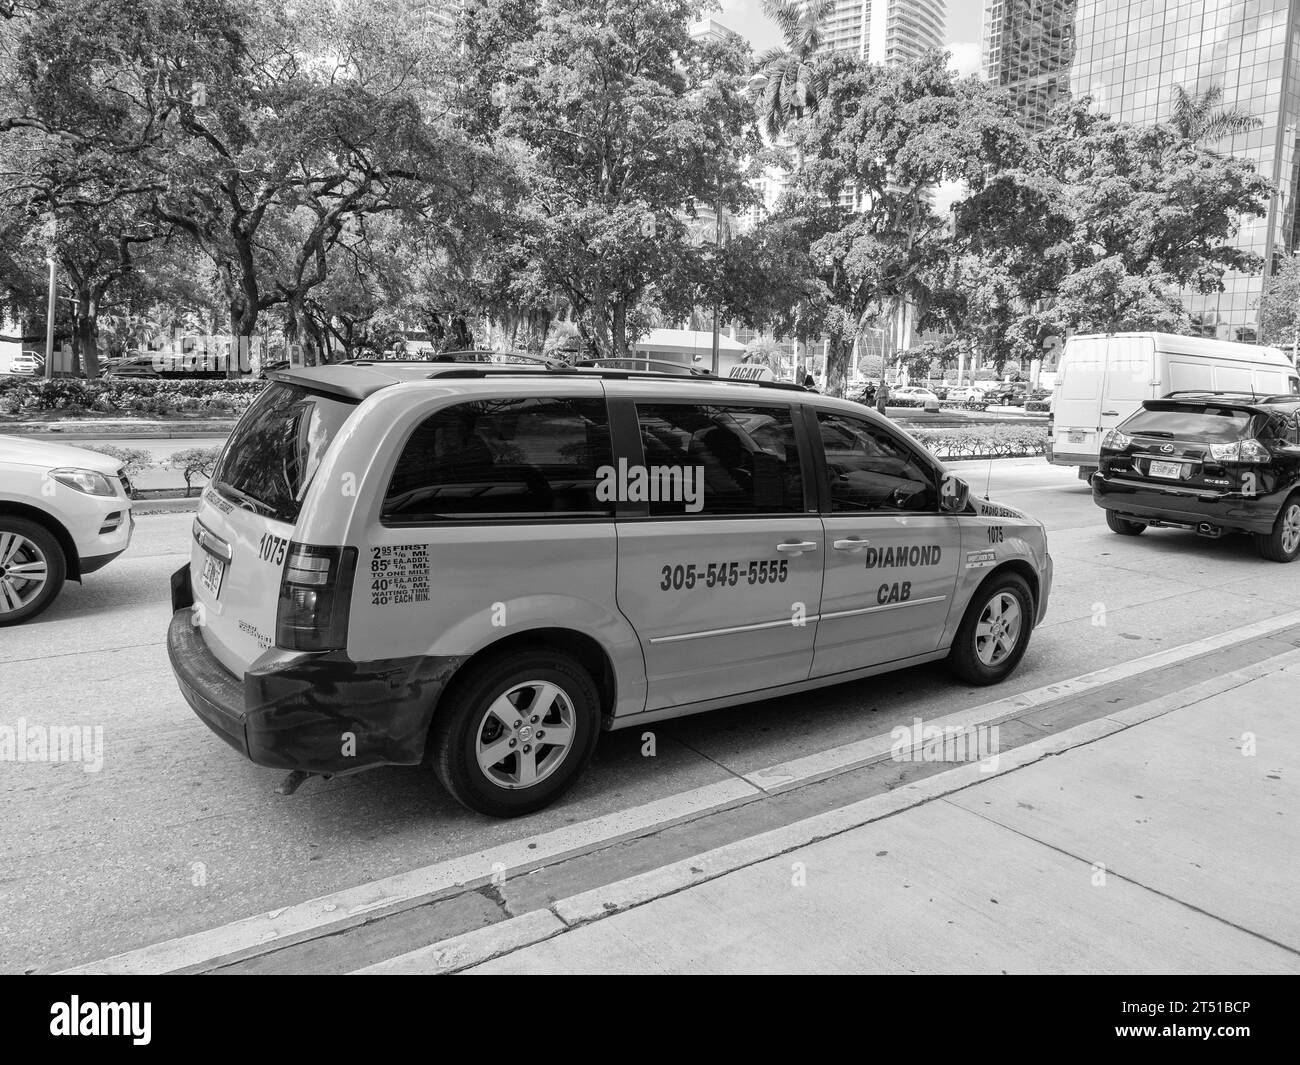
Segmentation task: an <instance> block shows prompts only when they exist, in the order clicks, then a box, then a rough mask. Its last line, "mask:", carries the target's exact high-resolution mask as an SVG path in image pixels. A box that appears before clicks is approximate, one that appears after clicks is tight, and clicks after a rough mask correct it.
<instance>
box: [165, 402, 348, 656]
mask: <svg viewBox="0 0 1300 1065" xmlns="http://www.w3.org/2000/svg"><path fill="white" fill-rule="evenodd" d="M355 409H356V404H355V403H351V402H348V401H345V400H340V399H338V398H337V397H334V396H325V395H320V394H319V393H316V392H313V391H310V390H309V389H306V388H304V387H302V386H300V385H291V384H287V383H283V382H274V383H272V384H269V385H267V387H266V391H265V392H263V393H262V394H261V395H260V396H259V397H258V398H257V400H256V401H255V402H254V403H253V405H252V406H251V407H249V409H248V412H247V413H246V414H245V415H244V416H243V418H241V419H240V421H239V424H238V425H236V426H235V429H234V432H232V433H231V434H230V439H229V440H228V441H227V442H226V446H225V449H224V450H223V451H222V453H221V458H220V459H219V460H218V461H217V465H216V468H215V469H214V470H213V473H212V479H211V483H210V485H209V487H208V488H207V490H206V491H205V492H204V493H203V499H202V501H201V502H200V504H199V511H198V514H196V515H195V519H194V525H193V535H194V544H193V548H192V551H191V558H190V582H191V585H192V587H193V591H194V602H195V606H196V614H197V617H196V621H197V623H198V624H199V627H200V629H201V631H202V634H203V639H204V642H205V643H206V644H207V646H208V649H209V650H210V651H211V652H212V653H213V655H214V656H216V658H217V660H218V661H219V662H221V664H222V665H223V666H225V667H226V668H227V669H228V670H230V671H231V672H232V673H234V674H235V675H236V676H240V677H242V676H243V674H244V672H245V671H246V670H247V669H248V667H249V666H250V665H251V664H252V663H253V662H254V661H255V660H256V659H257V658H258V657H259V656H260V655H261V654H262V653H263V652H264V651H266V650H268V649H269V648H270V647H271V646H272V645H273V644H274V643H275V640H276V617H277V612H278V609H279V598H280V578H281V575H282V573H283V572H284V567H285V563H286V560H287V559H288V558H289V555H290V551H289V545H290V544H291V543H292V541H293V538H294V527H295V525H296V523H297V521H298V512H299V509H300V507H301V505H302V500H303V497H304V496H305V495H306V494H307V489H308V487H309V486H310V484H311V479H312V476H313V475H314V474H315V472H316V470H317V468H318V467H319V466H320V463H321V460H322V459H323V458H324V456H325V452H326V451H327V450H328V448H329V446H330V444H331V443H332V442H333V440H334V438H335V437H336V436H337V434H338V432H339V430H340V429H341V428H342V426H343V423H344V422H345V421H346V420H347V418H348V416H349V415H350V414H351V413H352V411H353V410H355ZM324 564H325V562H324V561H323V560H314V561H312V562H311V565H313V566H323V565H324ZM321 576H322V577H325V576H328V575H326V574H324V573H322V574H321Z"/></svg>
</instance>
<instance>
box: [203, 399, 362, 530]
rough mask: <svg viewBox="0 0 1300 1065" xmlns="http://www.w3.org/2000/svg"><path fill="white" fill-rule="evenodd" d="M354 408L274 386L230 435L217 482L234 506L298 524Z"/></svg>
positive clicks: (215, 484)
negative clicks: (309, 492) (321, 468)
mask: <svg viewBox="0 0 1300 1065" xmlns="http://www.w3.org/2000/svg"><path fill="white" fill-rule="evenodd" d="M354 409H355V408H354V405H353V404H350V403H345V402H343V401H341V400H338V399H334V398H332V397H329V396H322V395H319V394H317V393H314V392H310V391H308V390H307V389H305V388H301V387H299V386H297V385H287V384H279V383H276V384H271V385H268V386H267V388H266V391H265V392H263V393H262V394H261V395H260V396H259V397H258V398H257V400H256V401H255V402H254V403H253V405H252V406H251V407H249V408H248V413H247V414H245V415H244V417H243V418H241V419H240V421H239V424H238V425H236V426H235V431H234V432H233V433H231V434H230V440H229V441H228V442H227V443H226V448H225V450H224V451H223V452H222V453H221V459H220V461H219V462H218V463H217V468H216V469H215V470H214V471H213V474H212V484H213V487H214V488H216V489H217V491H219V492H221V493H222V494H223V495H225V496H227V497H228V498H229V499H230V501H231V502H232V503H237V504H238V505H240V506H242V507H244V508H245V509H247V510H254V511H256V512H258V513H260V514H266V515H267V516H269V517H272V518H276V519H277V520H279V521H286V522H290V523H292V522H294V521H297V519H298V510H299V508H300V507H301V505H302V500H303V497H304V496H305V495H306V494H307V489H308V487H309V486H310V485H311V479H312V477H313V476H314V475H315V473H316V470H317V468H318V467H319V466H320V464H321V460H322V459H323V458H324V457H325V452H326V451H327V450H328V448H329V446H330V442H331V441H332V440H333V439H334V437H335V436H336V435H337V433H338V431H339V429H340V427H341V426H342V425H343V423H344V422H345V421H346V420H347V417H348V415H349V414H351V413H352V411H353V410H354Z"/></svg>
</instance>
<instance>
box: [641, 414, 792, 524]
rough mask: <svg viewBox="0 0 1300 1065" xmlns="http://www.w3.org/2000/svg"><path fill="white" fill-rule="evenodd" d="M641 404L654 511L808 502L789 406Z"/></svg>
mask: <svg viewBox="0 0 1300 1065" xmlns="http://www.w3.org/2000/svg"><path fill="white" fill-rule="evenodd" d="M636 411H637V421H638V424H639V425H640V428H641V443H642V447H643V449H644V452H645V465H646V468H645V471H644V477H645V482H646V486H647V491H646V493H645V495H644V497H643V498H644V501H645V502H647V503H648V504H649V508H650V514H651V515H656V516H672V515H678V514H782V513H798V512H801V511H802V510H803V509H804V503H803V474H802V471H801V470H800V467H799V445H798V442H797V438H796V436H795V428H794V419H793V416H792V414H791V410H790V408H789V407H777V406H772V407H768V406H739V405H733V404H703V403H638V404H637V407H636ZM628 487H629V488H630V487H631V484H630V483H629V485H628ZM633 501H636V498H635V496H634V497H633Z"/></svg>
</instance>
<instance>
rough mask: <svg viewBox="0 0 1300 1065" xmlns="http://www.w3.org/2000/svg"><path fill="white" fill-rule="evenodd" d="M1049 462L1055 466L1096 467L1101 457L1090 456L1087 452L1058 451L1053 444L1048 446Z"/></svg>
mask: <svg viewBox="0 0 1300 1065" xmlns="http://www.w3.org/2000/svg"><path fill="white" fill-rule="evenodd" d="M1047 461H1048V462H1050V463H1051V464H1052V465H1053V466H1091V467H1094V468H1095V467H1096V465H1097V463H1098V462H1099V461H1100V456H1098V455H1090V454H1088V453H1087V452H1085V451H1058V450H1056V448H1055V447H1054V446H1053V445H1052V444H1050V443H1049V444H1048V445H1047Z"/></svg>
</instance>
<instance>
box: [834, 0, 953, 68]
mask: <svg viewBox="0 0 1300 1065" xmlns="http://www.w3.org/2000/svg"><path fill="white" fill-rule="evenodd" d="M944 16H945V0H839V3H837V4H836V5H835V8H834V10H833V11H832V12H831V13H830V15H829V16H828V17H827V19H826V22H825V24H824V25H823V29H822V34H823V36H822V39H823V41H824V42H825V43H824V45H823V47H825V48H826V49H827V50H828V51H832V52H853V53H854V54H855V55H858V56H860V57H861V58H863V59H868V60H870V61H871V62H873V63H902V62H906V61H907V60H909V59H915V58H916V57H917V56H919V55H921V53H922V52H924V51H926V49H929V48H942V47H943V31H944Z"/></svg>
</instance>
